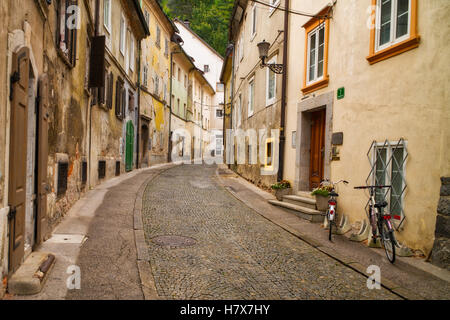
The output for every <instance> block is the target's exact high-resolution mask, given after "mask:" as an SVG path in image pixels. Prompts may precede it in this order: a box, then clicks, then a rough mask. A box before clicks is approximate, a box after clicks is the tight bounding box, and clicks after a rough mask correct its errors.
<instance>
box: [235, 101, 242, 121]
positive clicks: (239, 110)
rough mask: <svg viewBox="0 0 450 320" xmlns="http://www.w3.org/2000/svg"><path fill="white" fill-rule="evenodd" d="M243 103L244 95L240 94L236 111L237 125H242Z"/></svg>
mask: <svg viewBox="0 0 450 320" xmlns="http://www.w3.org/2000/svg"><path fill="white" fill-rule="evenodd" d="M241 103H242V96H241V94H239V98H238V103H237V108H236V113H237V114H236V125H237V127H240V126H241V121H242V110H241Z"/></svg>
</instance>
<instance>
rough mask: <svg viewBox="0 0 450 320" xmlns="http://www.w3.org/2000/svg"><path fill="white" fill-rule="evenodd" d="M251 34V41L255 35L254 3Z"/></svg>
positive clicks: (254, 6)
mask: <svg viewBox="0 0 450 320" xmlns="http://www.w3.org/2000/svg"><path fill="white" fill-rule="evenodd" d="M251 30H252V34H251V38H252V39H253V38H254V37H255V35H256V3H254V4H253V8H252V28H251Z"/></svg>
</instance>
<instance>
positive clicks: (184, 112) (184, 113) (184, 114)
mask: <svg viewBox="0 0 450 320" xmlns="http://www.w3.org/2000/svg"><path fill="white" fill-rule="evenodd" d="M183 107H184V109H183V116H184V118H185V119H186V112H187V110H186V103H185V104H184V105H183Z"/></svg>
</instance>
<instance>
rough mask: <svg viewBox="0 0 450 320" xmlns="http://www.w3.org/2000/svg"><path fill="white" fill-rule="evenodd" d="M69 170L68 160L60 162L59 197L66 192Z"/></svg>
mask: <svg viewBox="0 0 450 320" xmlns="http://www.w3.org/2000/svg"><path fill="white" fill-rule="evenodd" d="M68 170H69V163H68V162H58V185H57V189H56V196H57V197H61V196H63V195H65V194H66V191H67V177H68Z"/></svg>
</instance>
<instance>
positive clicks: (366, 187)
mask: <svg viewBox="0 0 450 320" xmlns="http://www.w3.org/2000/svg"><path fill="white" fill-rule="evenodd" d="M383 188H392V186H360V187H354V189H383Z"/></svg>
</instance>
